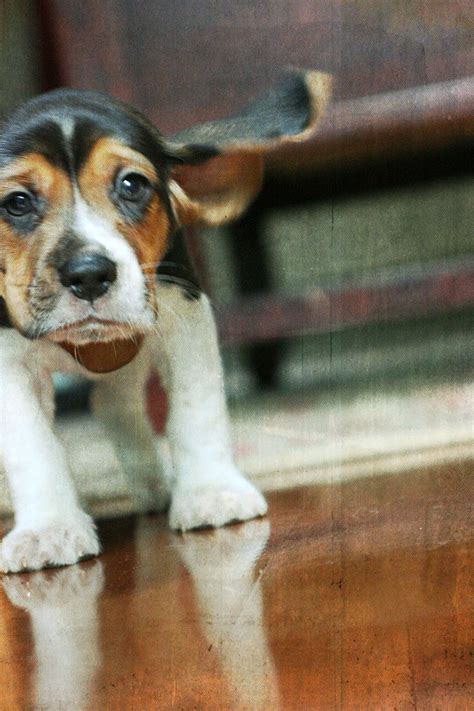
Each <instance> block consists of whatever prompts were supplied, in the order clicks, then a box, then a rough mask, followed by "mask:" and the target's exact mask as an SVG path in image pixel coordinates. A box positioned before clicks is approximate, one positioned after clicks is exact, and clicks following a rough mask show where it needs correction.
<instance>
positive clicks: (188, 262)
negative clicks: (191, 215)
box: [157, 230, 201, 299]
mask: <svg viewBox="0 0 474 711" xmlns="http://www.w3.org/2000/svg"><path fill="white" fill-rule="evenodd" d="M157 275H158V281H159V282H160V283H161V284H170V285H172V284H175V285H176V286H179V287H180V288H181V289H182V290H183V293H184V295H185V296H186V297H187V298H189V299H199V297H200V295H201V284H200V281H199V277H198V276H197V274H196V270H195V267H194V264H193V260H192V259H191V255H190V253H189V248H188V246H187V244H186V234H185V232H184V231H183V230H178V231H177V232H176V233H175V235H174V238H173V242H172V245H171V247H170V249H169V250H168V252H167V253H166V255H165V257H164V259H163V260H162V261H161V264H160V265H159V266H158V269H157Z"/></svg>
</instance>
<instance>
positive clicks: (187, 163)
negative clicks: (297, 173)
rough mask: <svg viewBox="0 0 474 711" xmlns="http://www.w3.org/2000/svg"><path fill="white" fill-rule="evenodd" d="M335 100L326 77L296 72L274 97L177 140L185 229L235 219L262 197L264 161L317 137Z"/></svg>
mask: <svg viewBox="0 0 474 711" xmlns="http://www.w3.org/2000/svg"><path fill="white" fill-rule="evenodd" d="M330 95H331V79H330V77H329V76H328V75H327V74H323V73H321V72H313V71H299V70H292V71H289V72H288V73H287V74H285V75H284V76H283V77H282V79H281V81H280V82H279V83H278V84H276V85H275V86H274V87H273V88H272V89H270V91H269V92H267V93H266V94H264V95H263V96H261V97H259V98H258V99H256V100H255V101H253V102H251V103H250V104H248V105H247V107H246V108H245V109H243V110H242V111H241V112H240V113H239V114H237V115H236V116H233V117H231V118H228V119H222V120H219V121H211V122H208V123H204V124H200V125H198V126H193V127H192V128H190V129H187V130H186V131H183V132H182V133H180V134H178V135H177V136H174V137H173V138H172V139H171V141H169V143H168V152H169V154H170V156H171V157H172V160H174V161H175V169H174V171H173V173H172V180H171V183H170V191H171V200H172V204H173V207H174V210H175V213H176V216H177V219H178V220H179V222H180V223H181V224H183V225H189V224H194V223H197V222H201V223H204V224H208V225H220V224H223V223H225V222H229V221H231V220H234V219H236V218H237V217H238V216H239V215H240V214H241V213H242V212H244V210H245V209H246V208H247V206H248V205H249V204H250V202H251V201H252V200H253V199H254V198H255V197H256V195H257V194H258V192H259V190H260V187H261V184H262V180H263V169H264V161H265V155H266V154H267V153H269V152H270V151H271V150H273V149H274V148H276V147H277V146H279V145H281V144H282V143H286V142H288V141H302V140H305V139H306V137H307V136H308V135H309V134H311V133H313V131H314V129H315V127H316V125H317V124H318V122H319V119H320V118H321V116H322V114H323V112H324V109H325V107H326V105H327V103H328V101H329V98H330Z"/></svg>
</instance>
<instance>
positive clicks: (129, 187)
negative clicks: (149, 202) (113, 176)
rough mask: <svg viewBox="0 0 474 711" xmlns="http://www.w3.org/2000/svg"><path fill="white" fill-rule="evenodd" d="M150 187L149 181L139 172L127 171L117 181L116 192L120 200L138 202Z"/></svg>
mask: <svg viewBox="0 0 474 711" xmlns="http://www.w3.org/2000/svg"><path fill="white" fill-rule="evenodd" d="M149 188H150V182H149V181H148V180H147V178H145V176H144V175H140V173H127V174H126V175H122V176H121V177H120V178H119V179H118V181H117V193H118V195H119V197H120V198H122V200H127V201H128V202H138V201H139V200H141V199H143V198H144V197H145V196H146V195H147V193H148V190H149Z"/></svg>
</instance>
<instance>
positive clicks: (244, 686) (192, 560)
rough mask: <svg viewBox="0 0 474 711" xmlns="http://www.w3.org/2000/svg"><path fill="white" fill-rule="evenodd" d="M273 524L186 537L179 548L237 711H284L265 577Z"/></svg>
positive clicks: (254, 523) (259, 523) (179, 541)
mask: <svg viewBox="0 0 474 711" xmlns="http://www.w3.org/2000/svg"><path fill="white" fill-rule="evenodd" d="M269 536H270V523H269V521H252V522H251V523H248V524H247V525H245V526H236V527H232V528H228V529H220V530H217V531H213V532H212V533H204V532H203V533H200V534H199V535H193V536H184V537H183V538H179V539H176V540H175V547H176V549H177V551H178V552H179V554H180V556H181V558H182V560H183V563H184V564H185V566H186V568H187V569H188V571H189V572H190V574H191V576H192V578H193V583H194V588H195V590H196V596H197V599H198V604H199V607H200V613H201V615H200V617H201V619H202V620H203V622H204V624H203V625H202V630H203V632H204V634H205V635H206V638H207V641H208V643H209V649H211V648H212V649H214V651H215V653H216V654H217V655H218V657H219V659H220V662H221V664H222V669H223V671H224V673H225V675H226V677H227V678H228V681H229V684H228V686H229V688H230V689H232V691H233V694H234V696H235V699H234V700H235V703H236V708H246V709H247V708H252V709H256V710H257V709H262V710H263V709H272V710H273V711H277V709H278V708H279V695H278V685H277V679H276V674H275V668H274V663H273V659H272V656H271V652H270V650H269V648H268V643H267V639H266V634H265V627H264V619H263V600H262V589H261V584H260V575H259V573H258V572H257V571H256V570H255V566H257V565H258V559H259V557H260V555H261V553H262V552H263V550H264V548H265V546H266V544H267V542H268V538H269Z"/></svg>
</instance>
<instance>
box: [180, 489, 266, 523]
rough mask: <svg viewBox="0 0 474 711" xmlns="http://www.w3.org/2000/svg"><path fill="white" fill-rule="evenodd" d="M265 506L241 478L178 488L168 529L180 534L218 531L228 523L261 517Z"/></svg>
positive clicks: (260, 496)
mask: <svg viewBox="0 0 474 711" xmlns="http://www.w3.org/2000/svg"><path fill="white" fill-rule="evenodd" d="M266 512H267V503H266V501H265V499H264V498H263V496H262V494H261V493H260V492H259V491H258V489H256V488H255V487H254V486H253V484H250V482H248V481H247V480H246V479H244V478H243V477H241V476H235V477H232V478H230V479H227V480H226V479H223V480H222V481H220V482H216V483H213V484H206V485H199V484H197V485H196V484H194V485H192V486H189V487H183V486H178V488H177V489H176V491H175V492H173V497H172V501H171V509H170V516H169V521H170V526H171V528H174V529H177V530H179V531H187V530H189V529H192V528H205V527H211V528H218V527H220V526H225V524H227V523H234V522H236V521H247V520H248V519H252V518H256V517H258V516H264V515H265V514H266Z"/></svg>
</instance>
